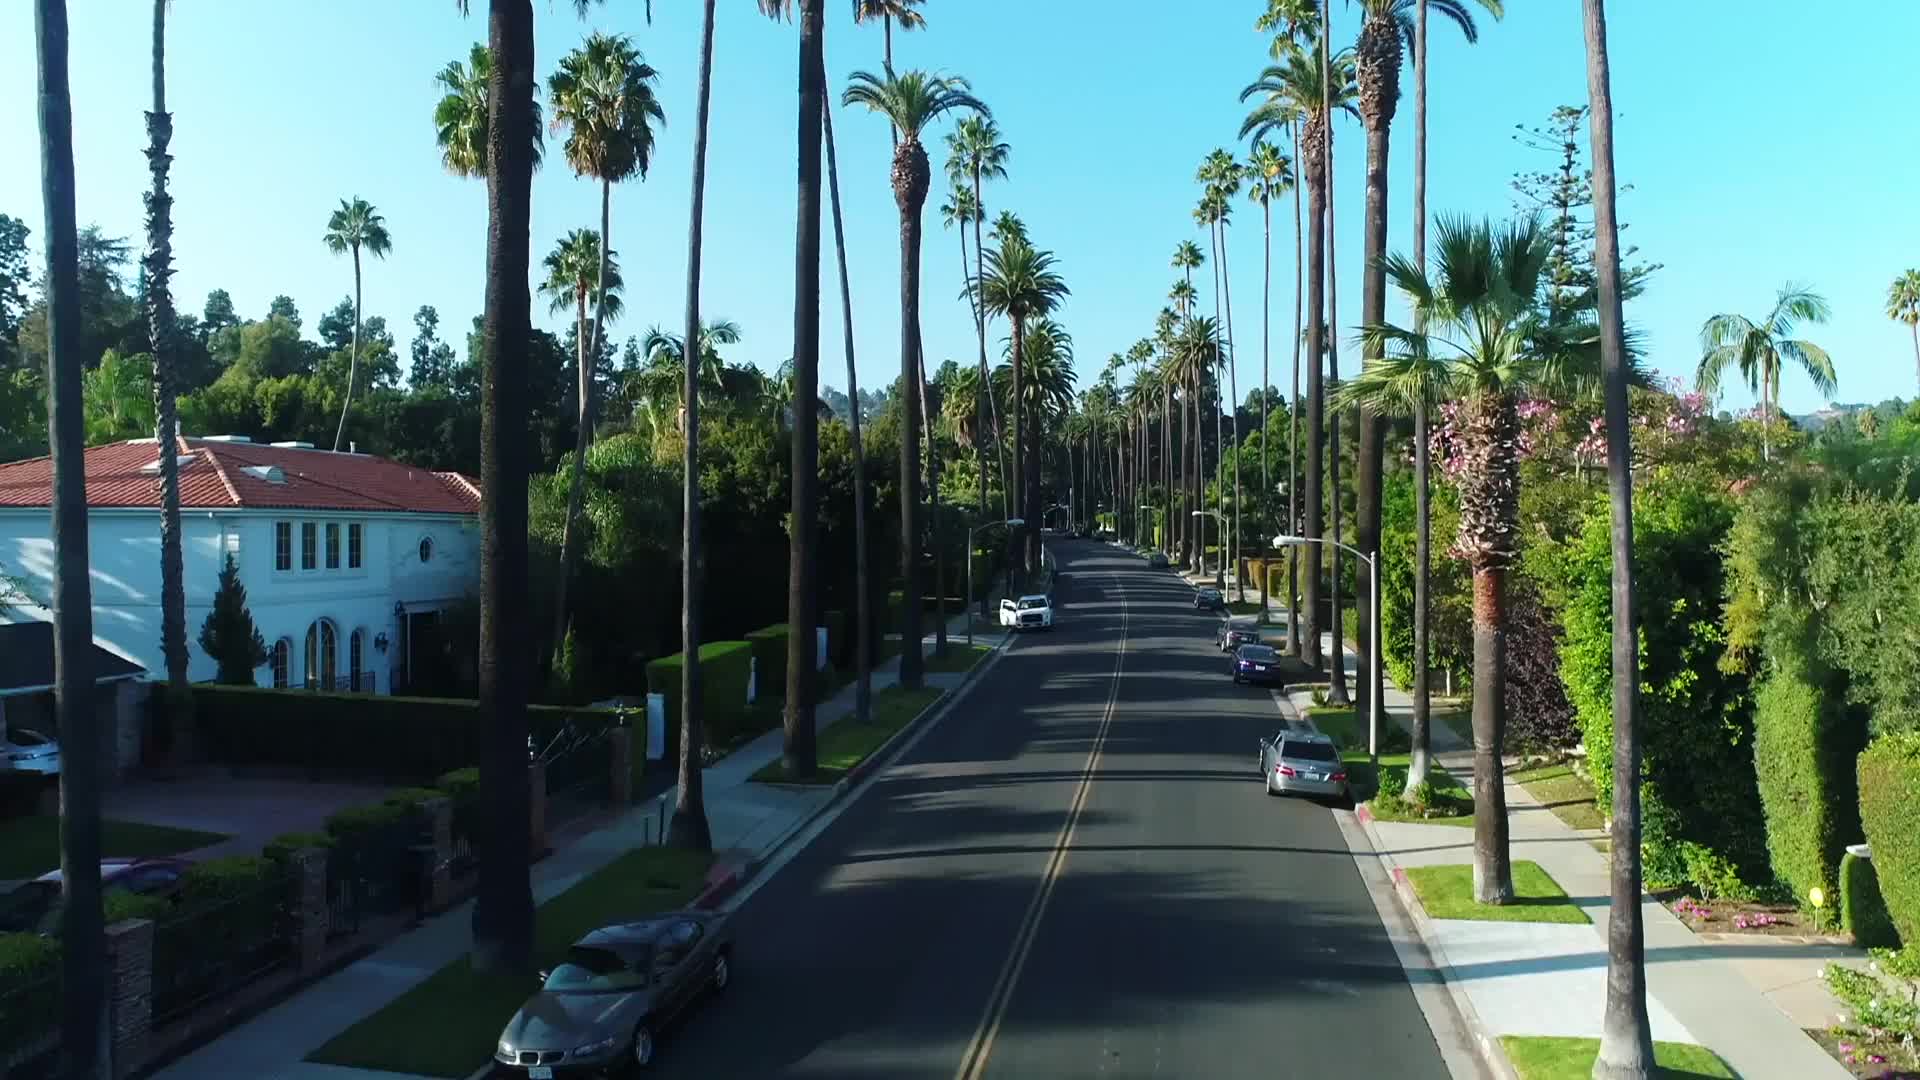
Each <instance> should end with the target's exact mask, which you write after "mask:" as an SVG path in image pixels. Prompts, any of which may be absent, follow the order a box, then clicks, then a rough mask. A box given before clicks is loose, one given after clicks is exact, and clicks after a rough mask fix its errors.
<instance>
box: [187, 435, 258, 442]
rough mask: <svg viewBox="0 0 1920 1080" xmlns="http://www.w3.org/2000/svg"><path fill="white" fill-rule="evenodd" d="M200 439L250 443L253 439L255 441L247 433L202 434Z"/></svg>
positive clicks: (204, 440) (203, 440)
mask: <svg viewBox="0 0 1920 1080" xmlns="http://www.w3.org/2000/svg"><path fill="white" fill-rule="evenodd" d="M200 439H201V441H202V442H243V443H250V442H252V441H253V440H252V439H250V438H248V437H246V436H245V435H202V436H200Z"/></svg>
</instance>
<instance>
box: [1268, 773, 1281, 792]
mask: <svg viewBox="0 0 1920 1080" xmlns="http://www.w3.org/2000/svg"><path fill="white" fill-rule="evenodd" d="M1265 783H1266V785H1267V794H1269V795H1278V794H1280V793H1279V792H1277V791H1275V790H1273V777H1271V776H1269V777H1267V778H1266V781H1265Z"/></svg>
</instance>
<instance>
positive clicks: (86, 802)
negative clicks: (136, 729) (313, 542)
mask: <svg viewBox="0 0 1920 1080" xmlns="http://www.w3.org/2000/svg"><path fill="white" fill-rule="evenodd" d="M33 26H34V42H35V45H36V46H37V52H38V56H37V60H38V70H39V79H38V85H37V89H38V90H39V98H40V110H39V113H40V162H41V168H42V170H43V173H42V175H41V182H42V185H43V188H44V191H45V194H46V200H45V206H46V252H47V269H46V277H45V288H46V299H47V352H48V361H49V362H48V372H47V416H48V424H47V428H48V435H49V439H48V442H49V446H50V449H51V451H52V457H53V523H52V528H53V549H54V565H53V598H52V599H53V648H54V681H55V682H56V684H57V685H56V686H55V687H54V712H55V719H56V723H57V724H58V726H59V728H60V731H61V734H62V737H63V740H64V741H66V742H67V743H68V747H67V753H66V764H65V767H64V769H63V774H62V776H61V785H60V788H61V789H60V870H61V874H62V888H63V890H64V895H65V899H66V904H65V907H66V923H65V926H64V928H63V931H62V933H61V935H60V938H61V941H60V971H61V986H62V991H63V992H62V994H61V1024H60V1032H61V1045H62V1047H63V1049H64V1052H65V1057H66V1068H67V1074H68V1075H71V1076H86V1077H90V1076H94V1075H96V1074H97V1073H101V1072H102V1070H103V1069H104V1066H105V1064H106V1063H105V1062H102V1061H100V1060H99V1056H98V1055H99V1049H100V1046H101V1043H102V1042H103V1039H102V1036H103V1034H104V1032H103V1031H102V1030H101V1023H102V1021H103V1020H105V1019H106V1013H107V1009H106V978H107V972H106V967H107V952H106V949H107V946H106V937H105V928H104V925H103V919H102V915H101V907H100V745H101V743H100V739H99V738H98V722H97V720H96V719H95V713H94V707H93V673H92V672H91V671H90V670H88V669H89V668H90V666H91V656H92V650H93V599H92V589H91V587H90V584H89V581H88V569H87V493H86V473H85V464H84V460H85V459H84V455H85V453H86V445H85V438H84V433H83V430H82V426H83V417H82V415H81V399H80V367H81V355H80V258H79V239H78V230H77V228H76V226H75V221H74V174H73V99H72V96H71V94H70V92H69V89H68V84H67V6H66V4H65V2H64V0H37V2H36V6H35V9H34V19H33ZM162 456H163V457H164V456H166V455H164V454H163V455H162Z"/></svg>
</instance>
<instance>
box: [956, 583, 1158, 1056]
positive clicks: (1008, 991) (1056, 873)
mask: <svg viewBox="0 0 1920 1080" xmlns="http://www.w3.org/2000/svg"><path fill="white" fill-rule="evenodd" d="M1113 583H1114V588H1115V591H1116V592H1117V593H1118V594H1119V597H1120V643H1119V647H1118V648H1117V649H1115V651H1114V657H1113V678H1112V682H1111V685H1110V686H1109V688H1108V690H1107V705H1106V709H1105V710H1104V711H1103V712H1102V714H1101V716H1100V727H1099V729H1098V730H1097V731H1096V732H1094V737H1093V745H1092V747H1091V748H1089V749H1088V751H1087V763H1086V765H1085V767H1084V768H1083V769H1082V770H1081V773H1080V784H1079V786H1078V787H1077V788H1076V789H1075V790H1074V794H1073V801H1072V802H1071V803H1070V804H1069V805H1068V807H1067V820H1066V821H1065V822H1064V823H1062V825H1061V828H1060V835H1059V837H1058V838H1057V839H1056V840H1055V841H1054V845H1053V853H1052V855H1051V857H1049V858H1048V860H1047V867H1046V869H1045V870H1044V871H1043V872H1042V873H1041V875H1040V883H1039V885H1038V886H1037V887H1036V888H1035V889H1034V893H1033V899H1032V900H1031V901H1029V902H1028V904H1027V910H1026V914H1025V915H1023V916H1022V917H1021V920H1020V928H1019V930H1018V931H1016V932H1015V934H1014V939H1013V946H1012V948H1011V949H1009V950H1008V952H1007V959H1006V961H1005V962H1004V963H1003V964H1002V965H1001V967H1000V975H999V978H997V979H995V980H994V985H993V991H992V993H990V994H988V995H987V1005H986V1008H985V1010H984V1011H983V1012H982V1013H981V1016H980V1023H979V1025H978V1026H977V1027H975V1028H974V1032H973V1038H972V1039H971V1040H969V1041H968V1043H967V1049H966V1053H965V1054H963V1055H962V1056H961V1059H960V1067H959V1069H958V1070H957V1071H956V1072H955V1073H954V1077H955V1080H979V1077H981V1076H982V1075H984V1074H985V1072H986V1068H987V1061H988V1059H989V1058H991V1057H992V1055H993V1043H994V1040H995V1039H996V1038H997V1037H998V1036H999V1034H1000V1026H1001V1024H1002V1022H1003V1021H1004V1020H1005V1019H1006V1014H1007V1006H1008V1005H1009V1004H1010V1003H1011V1002H1012V1000H1013V991H1014V988H1015V987H1017V986H1018V985H1019V983H1020V972H1021V970H1022V969H1023V968H1025V967H1026V964H1027V956H1028V954H1029V953H1031V952H1032V951H1033V942H1034V939H1035V938H1036V937H1038V936H1039V930H1040V923H1041V920H1042V919H1044V918H1045V916H1046V913H1047V902H1048V900H1049V899H1051V898H1052V896H1053V887H1054V885H1055V884H1057V883H1058V882H1059V880H1060V875H1061V872H1062V870H1063V868H1064V867H1065V865H1066V861H1067V852H1068V850H1070V849H1071V848H1072V846H1073V834H1074V832H1075V830H1076V829H1077V828H1078V827H1079V823H1080V814H1081V811H1082V810H1083V809H1084V808H1085V807H1086V804H1087V796H1088V794H1089V793H1090V792H1091V791H1092V790H1093V779H1094V775H1095V774H1096V773H1097V772H1098V770H1099V767H1100V754H1101V751H1102V750H1103V749H1104V748H1105V746H1106V743H1107V733H1108V731H1110V730H1111V729H1112V727H1113V714H1114V710H1115V709H1116V707H1117V706H1118V705H1119V701H1120V677H1121V674H1122V673H1123V671H1124V670H1125V667H1126V658H1127V589H1126V585H1125V583H1124V582H1123V581H1122V580H1121V577H1120V575H1119V574H1118V573H1115V574H1114V575H1113Z"/></svg>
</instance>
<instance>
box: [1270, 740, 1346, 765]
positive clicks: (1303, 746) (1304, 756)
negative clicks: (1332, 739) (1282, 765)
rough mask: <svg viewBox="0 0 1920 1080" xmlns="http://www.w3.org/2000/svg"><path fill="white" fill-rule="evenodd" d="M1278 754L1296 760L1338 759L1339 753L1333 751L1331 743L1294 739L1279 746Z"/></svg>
mask: <svg viewBox="0 0 1920 1080" xmlns="http://www.w3.org/2000/svg"><path fill="white" fill-rule="evenodd" d="M1280 756H1281V757H1289V758H1293V759H1295V760H1296V761H1339V760H1340V755H1338V754H1336V753H1334V752H1333V744H1332V743H1323V742H1297V741H1294V740H1288V741H1287V743H1286V745H1284V746H1282V747H1281V748H1280Z"/></svg>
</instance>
